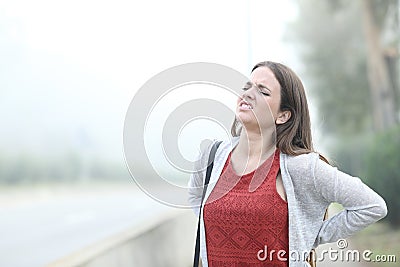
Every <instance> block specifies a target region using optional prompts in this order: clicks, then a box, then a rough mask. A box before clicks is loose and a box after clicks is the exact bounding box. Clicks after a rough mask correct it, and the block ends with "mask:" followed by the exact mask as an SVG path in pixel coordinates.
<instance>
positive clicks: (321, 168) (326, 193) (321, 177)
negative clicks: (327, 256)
mask: <svg viewBox="0 0 400 267" xmlns="http://www.w3.org/2000/svg"><path fill="white" fill-rule="evenodd" d="M313 174H314V185H315V188H316V190H317V192H319V194H320V195H321V196H322V198H323V199H325V200H326V201H327V203H332V202H337V203H339V204H341V205H342V206H343V207H344V209H343V210H342V211H341V212H339V213H338V214H336V215H335V216H333V217H332V218H329V219H328V220H326V221H324V222H323V223H322V226H321V228H320V231H319V233H318V236H317V238H316V241H315V244H314V246H315V247H316V246H318V245H319V244H323V243H330V242H336V241H337V240H338V239H341V238H346V237H348V236H350V235H352V234H354V233H355V232H357V231H360V230H362V229H363V228H365V227H367V226H368V225H370V224H372V223H374V222H376V221H378V220H380V219H382V218H383V217H385V216H386V214H387V207H386V203H385V201H384V200H383V198H382V197H381V196H379V195H378V194H377V193H376V192H374V191H373V190H372V189H371V188H369V187H368V186H367V185H366V184H364V183H363V182H362V181H361V180H360V178H357V177H352V176H350V175H348V174H346V173H344V172H341V171H339V170H338V169H337V168H335V167H332V166H330V165H329V164H327V163H325V162H323V161H322V160H320V159H317V160H316V163H315V166H314V172H313Z"/></svg>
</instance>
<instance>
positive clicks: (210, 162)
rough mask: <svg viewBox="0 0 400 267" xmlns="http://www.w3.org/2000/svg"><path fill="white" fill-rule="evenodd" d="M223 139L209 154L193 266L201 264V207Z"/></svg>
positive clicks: (201, 203)
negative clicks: (216, 154)
mask: <svg viewBox="0 0 400 267" xmlns="http://www.w3.org/2000/svg"><path fill="white" fill-rule="evenodd" d="M221 142H222V141H217V142H215V143H214V144H213V146H212V147H211V151H210V155H209V156H208V164H207V170H206V177H205V179H204V187H203V194H202V196H201V202H200V210H199V220H198V222H197V236H196V246H195V249H194V260H193V267H198V266H199V260H200V257H199V256H200V255H199V254H200V219H201V209H202V206H203V201H204V197H205V195H206V192H207V187H208V184H209V182H210V177H211V172H212V169H213V167H214V158H215V153H216V152H217V149H218V147H219V145H220V144H221Z"/></svg>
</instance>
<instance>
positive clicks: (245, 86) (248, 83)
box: [242, 82, 253, 91]
mask: <svg viewBox="0 0 400 267" xmlns="http://www.w3.org/2000/svg"><path fill="white" fill-rule="evenodd" d="M252 86H253V85H252V84H251V83H250V82H247V83H246V84H245V85H244V86H243V88H242V90H244V91H246V90H249V89H250V88H251V87H252Z"/></svg>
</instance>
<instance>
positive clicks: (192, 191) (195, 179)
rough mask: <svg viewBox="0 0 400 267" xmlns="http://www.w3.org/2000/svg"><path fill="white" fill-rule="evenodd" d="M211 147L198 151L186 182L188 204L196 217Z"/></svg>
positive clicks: (207, 146)
mask: <svg viewBox="0 0 400 267" xmlns="http://www.w3.org/2000/svg"><path fill="white" fill-rule="evenodd" d="M210 150H211V145H210V144H209V145H206V146H205V147H204V148H203V149H200V153H199V155H198V158H197V160H196V161H195V162H194V168H193V171H192V173H191V175H190V179H189V182H188V202H189V205H190V207H191V208H192V210H193V212H194V213H195V214H196V216H199V211H200V204H201V197H202V195H203V188H204V175H205V170H206V169H207V163H208V155H209V154H210Z"/></svg>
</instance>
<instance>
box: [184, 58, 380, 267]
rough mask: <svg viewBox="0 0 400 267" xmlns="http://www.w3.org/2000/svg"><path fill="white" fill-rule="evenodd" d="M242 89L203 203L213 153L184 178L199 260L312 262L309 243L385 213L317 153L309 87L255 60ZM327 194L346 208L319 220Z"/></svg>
mask: <svg viewBox="0 0 400 267" xmlns="http://www.w3.org/2000/svg"><path fill="white" fill-rule="evenodd" d="M243 89H244V92H243V95H242V96H240V97H239V99H238V102H237V109H236V118H235V121H234V124H233V126H232V135H233V136H234V138H233V140H232V141H231V142H229V141H225V142H223V143H222V144H221V145H220V146H219V148H218V150H217V152H216V155H215V159H214V166H213V170H212V173H211V179H210V184H209V186H208V188H207V191H206V194H205V198H204V201H203V208H202V209H199V206H200V202H201V196H202V190H203V187H202V186H203V183H204V177H205V167H204V166H205V165H206V164H207V161H208V156H209V151H205V152H204V153H202V155H201V157H200V160H199V161H198V164H196V170H197V171H196V172H195V173H194V174H193V175H192V176H191V179H190V182H189V188H190V190H189V201H190V203H191V205H193V207H196V208H195V211H196V212H197V214H198V213H199V211H201V220H200V244H201V245H200V255H201V258H202V262H203V266H209V267H216V266H218V267H220V266H229V267H233V266H238V267H239V266H240V267H245V266H277V267H278V266H279V267H283V266H290V267H294V266H308V263H306V261H305V258H306V257H307V254H308V252H309V251H310V250H311V249H312V248H315V247H317V246H318V245H319V244H323V243H329V242H335V241H337V240H339V239H341V238H346V237H348V236H350V235H352V234H354V233H355V232H357V231H359V230H361V229H363V228H365V227H366V226H368V225H369V224H372V223H374V222H376V221H378V220H379V219H381V218H383V217H384V216H385V215H386V213H387V208H386V204H385V202H384V200H383V199H382V198H381V197H380V196H379V195H378V194H377V193H375V192H374V191H373V190H371V189H370V188H369V187H368V186H366V185H365V184H363V183H362V182H361V180H360V179H359V178H356V177H352V176H350V175H348V174H345V173H343V172H341V171H339V170H337V169H336V168H334V167H332V166H330V165H329V164H327V163H326V162H325V160H324V159H323V157H321V156H319V154H317V153H315V152H314V150H313V147H312V140H311V127H310V116H309V112H308V106H307V100H306V95H305V91H304V88H303V85H302V83H301V81H300V79H299V78H298V77H297V75H296V74H295V73H294V72H293V71H292V70H291V69H289V68H288V67H286V66H284V65H282V64H279V63H274V62H269V61H267V62H261V63H259V64H257V65H255V67H254V68H253V70H252V73H251V79H250V81H249V82H248V83H247V84H246V85H245V86H244V88H243ZM321 158H322V159H321ZM332 202H338V203H340V204H342V205H343V207H344V210H343V211H341V212H340V213H338V214H337V215H335V216H333V217H332V218H329V219H327V220H325V221H324V220H323V217H324V213H325V211H326V209H327V207H328V205H329V204H330V203H332ZM204 203H205V204H204ZM271 254H272V255H271Z"/></svg>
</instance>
